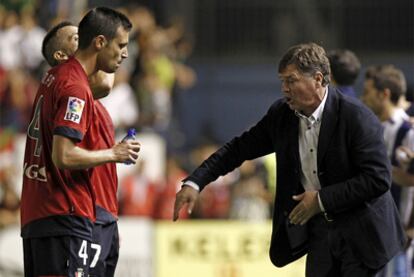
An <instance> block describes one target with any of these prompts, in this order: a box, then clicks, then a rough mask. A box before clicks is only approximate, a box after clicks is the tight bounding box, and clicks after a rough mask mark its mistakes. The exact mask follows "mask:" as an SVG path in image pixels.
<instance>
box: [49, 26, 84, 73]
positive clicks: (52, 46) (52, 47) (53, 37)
mask: <svg viewBox="0 0 414 277" xmlns="http://www.w3.org/2000/svg"><path fill="white" fill-rule="evenodd" d="M66 26H76V25H74V24H73V23H72V22H69V21H63V22H61V23H59V24H57V25H55V26H54V27H53V28H52V29H50V30H49V32H47V34H46V36H45V38H44V39H43V42H42V55H43V57H44V58H45V60H46V61H47V63H48V64H49V65H50V66H56V65H58V61H57V60H56V59H55V58H54V57H53V54H54V53H55V51H57V50H59V48H60V47H59V45H58V44H59V40H58V39H57V33H58V31H59V30H60V29H62V28H63V27H66Z"/></svg>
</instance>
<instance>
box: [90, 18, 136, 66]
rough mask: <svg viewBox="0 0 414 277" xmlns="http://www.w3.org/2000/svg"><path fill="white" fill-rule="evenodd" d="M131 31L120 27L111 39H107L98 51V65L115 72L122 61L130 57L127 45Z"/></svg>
mask: <svg viewBox="0 0 414 277" xmlns="http://www.w3.org/2000/svg"><path fill="white" fill-rule="evenodd" d="M128 41H129V32H128V31H126V30H125V29H124V28H123V27H121V26H120V27H119V28H118V30H117V32H116V35H115V37H114V38H113V39H112V40H111V41H107V40H106V41H105V44H104V47H102V48H101V50H100V51H99V53H98V58H97V66H98V69H99V70H102V71H104V72H106V73H113V72H115V71H116V70H117V69H118V68H119V66H120V65H121V63H122V61H123V60H124V59H126V58H127V57H128V50H127V45H128Z"/></svg>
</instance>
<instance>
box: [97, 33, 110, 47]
mask: <svg viewBox="0 0 414 277" xmlns="http://www.w3.org/2000/svg"><path fill="white" fill-rule="evenodd" d="M107 43H108V41H107V39H106V38H105V36H103V35H99V36H97V37H95V48H96V49H97V50H101V49H102V48H104V47H105V46H106V45H107Z"/></svg>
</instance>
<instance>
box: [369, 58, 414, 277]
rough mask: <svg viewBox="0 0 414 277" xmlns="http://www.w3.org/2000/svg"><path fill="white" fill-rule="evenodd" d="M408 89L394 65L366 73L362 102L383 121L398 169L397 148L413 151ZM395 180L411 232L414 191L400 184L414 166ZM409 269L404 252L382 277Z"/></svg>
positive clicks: (407, 272)
mask: <svg viewBox="0 0 414 277" xmlns="http://www.w3.org/2000/svg"><path fill="white" fill-rule="evenodd" d="M406 88H407V85H406V81H405V77H404V74H403V73H402V71H401V70H399V69H397V68H396V67H395V66H393V65H380V66H370V67H369V68H368V69H367V71H366V73H365V81H364V92H363V95H362V97H361V99H362V101H363V103H364V104H366V105H367V106H368V107H369V108H370V109H371V110H372V111H373V112H374V113H375V114H376V115H377V116H378V118H379V120H380V121H381V123H382V126H383V127H384V141H385V145H386V147H387V154H388V157H389V159H390V161H391V163H392V165H393V166H395V167H399V162H398V157H397V152H396V149H397V148H399V147H405V148H407V149H409V150H411V151H414V130H413V129H412V127H411V123H410V121H409V116H408V115H407V114H406V112H405V111H404V109H403V108H401V107H399V103H400V100H401V98H403V97H404V95H405V92H406ZM392 177H393V180H392V181H393V183H392V187H391V192H392V195H393V197H394V200H395V203H396V204H397V207H398V209H399V212H400V216H401V220H402V222H403V225H404V227H405V228H406V229H408V228H409V227H410V226H409V221H410V216H411V214H412V207H413V200H414V198H413V193H414V187H407V186H402V185H404V182H402V181H401V180H405V179H410V178H411V179H412V178H413V177H414V166H413V165H409V166H408V167H407V168H405V169H404V170H400V171H398V172H397V174H394V173H393V174H392ZM411 227H413V226H411ZM409 265H410V263H409V262H408V259H407V251H401V253H399V254H398V255H397V256H395V257H394V258H393V259H392V260H391V261H390V262H389V263H388V264H387V266H386V267H385V268H384V270H383V271H382V273H381V274H380V275H379V276H384V277H408V276H410V271H411V270H410V267H409Z"/></svg>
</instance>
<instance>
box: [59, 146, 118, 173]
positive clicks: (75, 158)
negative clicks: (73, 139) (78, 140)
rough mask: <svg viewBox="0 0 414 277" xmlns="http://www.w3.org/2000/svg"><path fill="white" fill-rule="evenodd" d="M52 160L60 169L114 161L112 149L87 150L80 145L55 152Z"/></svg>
mask: <svg viewBox="0 0 414 277" xmlns="http://www.w3.org/2000/svg"><path fill="white" fill-rule="evenodd" d="M53 162H54V163H55V165H56V166H57V167H58V168H60V169H86V168H91V167H95V166H98V165H101V164H104V163H108V162H115V155H114V152H113V150H112V149H104V150H97V151H89V150H86V149H83V148H80V147H77V146H76V147H73V148H72V149H70V150H67V151H62V152H60V153H55V155H53Z"/></svg>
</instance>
